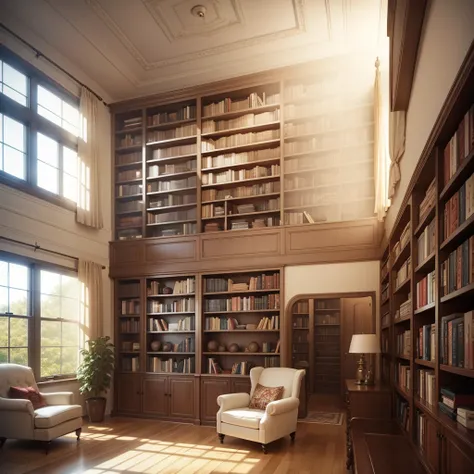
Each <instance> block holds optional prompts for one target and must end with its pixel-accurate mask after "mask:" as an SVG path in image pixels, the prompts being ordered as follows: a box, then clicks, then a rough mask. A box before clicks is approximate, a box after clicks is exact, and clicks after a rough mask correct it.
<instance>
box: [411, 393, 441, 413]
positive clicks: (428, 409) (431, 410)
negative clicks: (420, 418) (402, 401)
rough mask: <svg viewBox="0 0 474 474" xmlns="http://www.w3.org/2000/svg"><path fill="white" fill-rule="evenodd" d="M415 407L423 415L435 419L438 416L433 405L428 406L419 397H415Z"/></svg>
mask: <svg viewBox="0 0 474 474" xmlns="http://www.w3.org/2000/svg"><path fill="white" fill-rule="evenodd" d="M415 406H416V407H417V408H419V409H420V410H422V411H423V412H424V413H426V414H428V415H430V416H432V417H434V418H436V417H437V416H438V408H437V407H435V406H434V405H430V404H429V403H427V402H426V401H425V400H422V399H421V398H420V397H415Z"/></svg>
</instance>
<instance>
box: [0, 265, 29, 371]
mask: <svg viewBox="0 0 474 474" xmlns="http://www.w3.org/2000/svg"><path fill="white" fill-rule="evenodd" d="M29 282H30V276H29V269H28V267H27V266H25V265H17V264H14V263H9V262H6V261H4V260H0V363H1V362H14V363H16V364H28V324H29V319H30V316H31V314H30V304H29V302H30V290H29V286H30V285H29Z"/></svg>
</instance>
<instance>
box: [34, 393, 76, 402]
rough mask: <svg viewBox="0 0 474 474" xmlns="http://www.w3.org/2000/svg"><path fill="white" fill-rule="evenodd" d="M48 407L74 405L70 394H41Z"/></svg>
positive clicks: (72, 396)
mask: <svg viewBox="0 0 474 474" xmlns="http://www.w3.org/2000/svg"><path fill="white" fill-rule="evenodd" d="M41 395H43V397H44V399H45V400H46V403H47V404H48V405H74V400H73V398H74V395H73V393H72V392H51V393H41Z"/></svg>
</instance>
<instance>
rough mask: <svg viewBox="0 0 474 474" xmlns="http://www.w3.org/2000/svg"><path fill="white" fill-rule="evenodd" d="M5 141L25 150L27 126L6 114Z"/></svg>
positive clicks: (4, 125)
mask: <svg viewBox="0 0 474 474" xmlns="http://www.w3.org/2000/svg"><path fill="white" fill-rule="evenodd" d="M3 142H4V143H5V144H6V145H10V146H11V147H13V148H16V149H17V150H20V151H25V126H24V125H23V124H22V123H20V122H17V121H16V120H13V119H11V118H10V117H7V116H6V115H4V116H3Z"/></svg>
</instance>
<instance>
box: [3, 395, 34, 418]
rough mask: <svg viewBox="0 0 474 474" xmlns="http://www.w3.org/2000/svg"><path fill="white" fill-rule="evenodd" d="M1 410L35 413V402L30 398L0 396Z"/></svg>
mask: <svg viewBox="0 0 474 474" xmlns="http://www.w3.org/2000/svg"><path fill="white" fill-rule="evenodd" d="M0 411H22V412H26V413H29V414H30V415H31V416H33V414H34V410H33V404H32V403H31V402H30V401H29V400H21V399H16V398H2V397H0Z"/></svg>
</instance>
